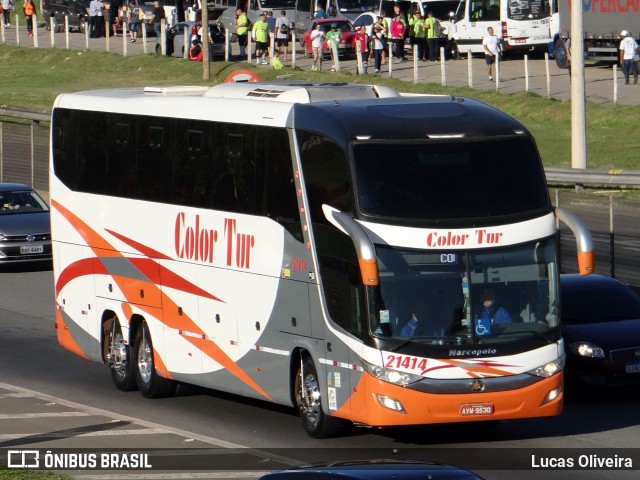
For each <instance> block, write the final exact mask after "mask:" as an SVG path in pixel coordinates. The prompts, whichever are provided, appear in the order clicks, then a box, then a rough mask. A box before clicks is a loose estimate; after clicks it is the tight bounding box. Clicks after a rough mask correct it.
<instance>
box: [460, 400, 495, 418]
mask: <svg viewBox="0 0 640 480" xmlns="http://www.w3.org/2000/svg"><path fill="white" fill-rule="evenodd" d="M492 414H493V403H470V404H465V405H461V406H460V415H462V416H468V415H492Z"/></svg>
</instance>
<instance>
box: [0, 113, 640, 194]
mask: <svg viewBox="0 0 640 480" xmlns="http://www.w3.org/2000/svg"><path fill="white" fill-rule="evenodd" d="M0 116H5V117H14V118H21V119H25V120H32V121H34V122H37V123H39V122H48V121H49V120H50V119H51V112H50V111H49V112H47V111H45V110H35V109H29V108H23V107H15V106H10V105H0ZM544 170H545V174H546V177H547V182H548V183H549V184H552V185H591V186H606V187H627V188H640V170H616V169H611V170H595V169H578V168H562V167H547V168H545V169H544Z"/></svg>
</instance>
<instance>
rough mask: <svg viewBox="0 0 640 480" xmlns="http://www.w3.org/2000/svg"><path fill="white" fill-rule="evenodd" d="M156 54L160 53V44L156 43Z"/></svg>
mask: <svg viewBox="0 0 640 480" xmlns="http://www.w3.org/2000/svg"><path fill="white" fill-rule="evenodd" d="M156 55H162V46H161V45H160V44H159V43H156Z"/></svg>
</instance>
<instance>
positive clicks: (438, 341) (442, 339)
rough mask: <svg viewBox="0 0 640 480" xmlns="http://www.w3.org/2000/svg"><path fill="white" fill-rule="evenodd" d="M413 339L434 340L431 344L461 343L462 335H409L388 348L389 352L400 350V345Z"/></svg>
mask: <svg viewBox="0 0 640 480" xmlns="http://www.w3.org/2000/svg"><path fill="white" fill-rule="evenodd" d="M414 340H418V341H420V340H431V341H434V343H432V345H462V340H463V337H460V336H457V337H456V336H451V337H440V336H437V335H417V336H415V337H409V338H407V339H406V340H404V341H403V342H401V343H399V344H398V345H396V346H395V347H393V348H392V349H391V350H389V351H390V352H397V351H398V350H400V349H401V348H402V347H404V346H405V345H408V344H409V343H411V342H413V341H414Z"/></svg>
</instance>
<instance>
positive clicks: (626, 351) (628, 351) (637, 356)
mask: <svg viewBox="0 0 640 480" xmlns="http://www.w3.org/2000/svg"><path fill="white" fill-rule="evenodd" d="M609 358H611V362H612V363H613V364H614V365H626V364H627V363H632V362H640V346H638V347H632V348H621V349H620V350H611V353H609Z"/></svg>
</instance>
